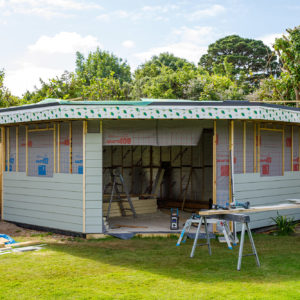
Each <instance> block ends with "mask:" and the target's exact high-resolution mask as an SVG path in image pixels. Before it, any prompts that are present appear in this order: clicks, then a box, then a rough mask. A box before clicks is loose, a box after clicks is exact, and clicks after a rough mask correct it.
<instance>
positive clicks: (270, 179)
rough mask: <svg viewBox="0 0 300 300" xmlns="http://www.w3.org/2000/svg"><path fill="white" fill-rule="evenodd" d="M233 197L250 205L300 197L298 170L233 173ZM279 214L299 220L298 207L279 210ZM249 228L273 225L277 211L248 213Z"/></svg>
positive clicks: (299, 175) (285, 200) (284, 201)
mask: <svg viewBox="0 0 300 300" xmlns="http://www.w3.org/2000/svg"><path fill="white" fill-rule="evenodd" d="M234 180H235V198H236V200H237V201H241V202H246V201H249V202H250V204H251V206H265V205H275V204H282V203H287V202H288V201H287V199H300V172H285V174H284V176H262V177H261V176H260V174H259V173H247V174H235V176H234ZM279 214H280V215H285V216H288V217H294V218H295V220H300V209H295V210H280V211H279ZM249 215H250V220H251V228H259V227H264V226H269V225H273V224H274V221H272V219H271V218H272V217H276V216H277V211H269V212H260V213H250V214H249Z"/></svg>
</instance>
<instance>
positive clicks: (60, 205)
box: [3, 172, 83, 232]
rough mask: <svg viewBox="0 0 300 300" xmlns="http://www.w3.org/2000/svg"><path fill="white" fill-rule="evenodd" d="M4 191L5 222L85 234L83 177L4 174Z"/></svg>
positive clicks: (77, 175)
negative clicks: (83, 231) (83, 221)
mask: <svg viewBox="0 0 300 300" xmlns="http://www.w3.org/2000/svg"><path fill="white" fill-rule="evenodd" d="M3 187H4V193H3V195H4V205H3V218H4V220H6V221H11V222H18V223H24V224H30V225H36V226H42V227H49V228H54V229H60V230H66V231H74V232H82V195H83V189H82V175H80V174H53V177H47V178H43V177H34V176H26V173H24V172H4V173H3Z"/></svg>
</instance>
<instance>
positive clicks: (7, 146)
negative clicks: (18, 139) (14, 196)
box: [6, 127, 10, 172]
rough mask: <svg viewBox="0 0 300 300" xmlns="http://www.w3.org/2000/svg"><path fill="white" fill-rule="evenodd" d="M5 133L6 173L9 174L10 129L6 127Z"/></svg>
mask: <svg viewBox="0 0 300 300" xmlns="http://www.w3.org/2000/svg"><path fill="white" fill-rule="evenodd" d="M6 131H7V136H6V140H7V141H6V157H7V172H9V155H10V153H9V146H10V145H9V139H10V137H9V133H10V127H7V129H6Z"/></svg>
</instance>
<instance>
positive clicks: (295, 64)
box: [274, 26, 300, 100]
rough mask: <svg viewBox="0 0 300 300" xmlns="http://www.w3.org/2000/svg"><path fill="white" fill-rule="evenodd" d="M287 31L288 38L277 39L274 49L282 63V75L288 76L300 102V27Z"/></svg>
mask: <svg viewBox="0 0 300 300" xmlns="http://www.w3.org/2000/svg"><path fill="white" fill-rule="evenodd" d="M286 31H287V33H288V36H285V35H283V36H282V37H281V38H278V39H276V41H275V45H274V48H275V51H276V53H277V55H278V56H279V59H280V61H281V63H282V68H281V69H282V73H283V74H285V76H287V75H286V74H288V77H289V79H290V83H291V85H292V88H293V90H294V94H295V99H296V100H300V26H297V27H295V28H294V29H287V30H286Z"/></svg>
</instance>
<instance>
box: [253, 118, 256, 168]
mask: <svg viewBox="0 0 300 300" xmlns="http://www.w3.org/2000/svg"><path fill="white" fill-rule="evenodd" d="M253 127H254V128H253V134H254V139H253V172H254V173H256V148H257V147H256V141H257V137H256V123H253Z"/></svg>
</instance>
